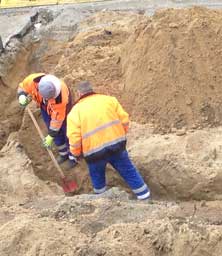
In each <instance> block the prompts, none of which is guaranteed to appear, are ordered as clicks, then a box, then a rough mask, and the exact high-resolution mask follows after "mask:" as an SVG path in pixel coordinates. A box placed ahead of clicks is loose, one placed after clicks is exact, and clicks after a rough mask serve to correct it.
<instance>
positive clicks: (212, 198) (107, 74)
mask: <svg viewBox="0 0 222 256" xmlns="http://www.w3.org/2000/svg"><path fill="white" fill-rule="evenodd" d="M61 13H62V12H61ZM86 16H87V17H85V18H84V17H83V19H82V21H81V22H78V23H77V24H75V26H74V25H73V24H72V31H71V32H70V31H69V35H68V36H67V35H66V37H64V38H61V35H60V36H58V35H57V36H56V35H55V34H56V31H57V30H56V29H57V28H58V24H61V20H62V18H64V16H62V14H61V15H60V16H59V15H58V14H56V15H55V14H54V13H53V12H51V11H49V10H48V9H47V10H45V9H41V10H39V11H38V12H37V13H35V14H34V15H33V16H32V17H31V19H30V21H29V22H28V24H27V25H26V26H25V27H24V28H23V29H22V30H21V31H20V32H19V33H18V34H16V35H13V36H12V37H11V38H10V39H9V41H8V42H7V43H6V45H5V47H4V49H3V51H2V52H1V53H0V56H1V57H0V87H1V102H0V113H1V120H0V137H1V140H0V141H1V142H0V143H1V144H0V147H1V151H0V166H1V172H0V205H1V208H0V255H1V256H9V255H10V256H11V255H16V256H17V255H18V256H24V255H25V256H35V255H39V256H43V255H47V256H57V255H58V256H62V255H63V256H72V255H79V256H84V255H90V256H94V255H95V256H96V255H97V256H99V255H100V256H101V255H110V256H111V255H117V256H118V255H124V256H125V255H144V256H146V255H153V256H155V255H157V256H171V255H172V256H184V255H185V256H186V255H187V256H188V255H192V256H199V255H203V256H208V255H212V256H219V255H222V242H221V241H222V217H221V210H222V209H221V208H222V207H221V200H222V186H221V183H222V172H221V171H222V145H221V141H222V128H221V118H220V117H221V113H222V109H221V88H220V83H221V73H222V72H221V70H220V69H221V59H222V58H221V57H222V56H221V50H220V45H221V43H222V30H221V26H222V25H221V24H222V22H221V21H222V12H221V11H220V10H217V11H216V10H209V9H206V8H200V7H195V8H190V9H165V10H161V11H158V12H156V13H155V15H154V16H152V17H148V16H146V15H144V12H143V11H141V10H140V11H137V12H135V11H134V12H133V11H129V10H128V11H107V10H103V11H102V12H96V13H87V15H86ZM31 72H47V73H53V74H55V75H57V76H58V77H60V78H62V79H64V80H65V81H66V83H67V84H68V85H69V86H70V88H71V89H72V90H73V94H75V86H76V83H77V82H79V81H81V80H86V79H88V80H90V81H91V82H92V83H93V85H94V88H95V90H96V91H97V92H98V93H106V94H111V95H115V96H116V97H117V98H118V99H119V101H120V102H121V103H122V105H123V106H124V107H125V108H126V109H127V111H129V113H130V116H131V120H132V122H131V127H130V131H129V134H128V150H129V153H130V156H131V158H132V160H133V161H134V163H135V165H136V166H137V167H138V169H139V170H140V171H141V174H142V175H143V177H144V179H145V181H146V182H147V183H148V185H149V186H150V189H151V192H152V197H153V200H152V201H149V202H147V201H144V202H138V201H136V200H134V199H132V198H133V197H132V195H131V192H130V190H129V188H128V187H126V185H125V184H124V182H123V181H122V180H121V179H120V177H119V176H118V175H117V174H116V173H115V171H114V170H112V169H111V167H108V172H107V180H108V186H109V190H108V191H107V192H106V193H104V194H103V195H100V196H96V195H93V194H92V188H91V185H90V180H89V177H88V173H87V167H86V164H85V163H84V162H83V161H82V162H81V163H80V164H79V165H78V166H77V167H76V168H75V169H73V170H71V171H68V170H66V165H63V166H62V168H63V170H64V172H65V175H66V176H67V177H68V179H75V180H76V181H77V183H78V189H77V191H76V192H75V195H66V196H65V195H64V194H63V191H62V189H61V186H60V185H61V184H60V179H59V176H58V174H57V173H56V170H55V168H53V165H52V163H51V162H50V159H49V157H48V155H47V152H46V151H45V150H44V149H43V148H42V147H41V141H40V139H39V138H38V134H37V132H36V131H35V127H34V126H33V125H32V123H31V120H30V118H29V117H28V114H27V112H26V111H25V110H24V109H21V108H20V107H19V106H18V103H17V99H16V88H17V86H18V83H19V82H20V81H21V80H22V79H23V78H24V77H25V76H26V75H27V74H29V73H31ZM31 109H32V111H33V113H34V114H35V117H36V118H37V120H38V122H39V124H40V126H41V128H42V129H43V131H44V132H46V130H45V127H44V124H43V123H42V120H41V117H40V113H39V110H38V109H37V108H36V106H35V104H34V103H31ZM55 152H56V151H55Z"/></svg>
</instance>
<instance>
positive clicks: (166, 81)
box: [122, 7, 222, 132]
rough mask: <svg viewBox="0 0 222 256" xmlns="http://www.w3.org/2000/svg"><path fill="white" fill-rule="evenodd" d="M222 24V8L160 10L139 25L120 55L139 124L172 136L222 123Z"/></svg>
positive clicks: (126, 83)
mask: <svg viewBox="0 0 222 256" xmlns="http://www.w3.org/2000/svg"><path fill="white" fill-rule="evenodd" d="M221 22H222V12H221V10H210V9H205V8H200V7H195V8H191V9H167V10H160V11H158V12H157V13H156V14H155V15H154V16H153V17H152V18H146V19H143V20H142V21H141V22H140V24H138V26H137V28H136V30H135V33H132V34H131V36H130V38H129V40H128V42H127V43H126V45H125V46H124V48H123V54H122V66H123V72H124V77H125V85H126V91H125V96H126V98H127V99H128V100H129V99H130V101H131V108H130V110H131V112H132V116H133V118H134V119H135V120H136V121H138V122H142V123H147V122H153V123H154V124H155V126H156V130H157V131H160V130H163V131H168V132H169V131H171V128H172V127H176V128H182V127H206V126H218V125H221V124H222V121H221V120H222V118H221V117H222V99H221V94H222V87H221V82H222V77H221V73H222V62H221V41H222V30H221ZM129 106H130V105H129Z"/></svg>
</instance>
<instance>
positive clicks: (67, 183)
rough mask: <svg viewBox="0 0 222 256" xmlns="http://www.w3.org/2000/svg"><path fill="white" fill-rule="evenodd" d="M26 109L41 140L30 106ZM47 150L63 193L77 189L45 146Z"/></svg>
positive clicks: (41, 135)
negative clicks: (57, 173) (60, 182)
mask: <svg viewBox="0 0 222 256" xmlns="http://www.w3.org/2000/svg"><path fill="white" fill-rule="evenodd" d="M26 108H27V110H28V113H29V116H30V117H31V119H32V121H33V124H34V125H35V128H36V129H37V131H38V133H39V136H40V137H41V139H42V140H43V139H44V135H43V133H42V131H41V129H40V127H39V125H38V123H37V121H36V119H35V117H34V115H33V113H32V111H31V110H30V108H29V107H28V106H27V107H26ZM47 151H48V153H49V156H50V157H51V159H52V161H53V164H54V166H55V167H56V169H57V171H58V172H59V175H60V178H61V181H62V188H63V191H64V192H65V193H70V192H74V191H75V190H76V189H77V184H76V182H75V181H67V180H66V177H65V175H64V173H63V171H62V169H61V168H60V166H59V164H58V163H57V161H56V159H55V156H54V155H53V153H52V151H51V150H49V149H48V148H47Z"/></svg>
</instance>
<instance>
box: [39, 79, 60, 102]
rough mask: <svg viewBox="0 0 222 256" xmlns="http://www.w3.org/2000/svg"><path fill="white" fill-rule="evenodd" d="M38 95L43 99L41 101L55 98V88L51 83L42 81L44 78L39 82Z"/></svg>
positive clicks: (45, 80)
mask: <svg viewBox="0 0 222 256" xmlns="http://www.w3.org/2000/svg"><path fill="white" fill-rule="evenodd" d="M38 89H39V93H40V95H41V96H42V97H43V99H46V100H48V99H52V98H55V97H56V87H55V85H54V84H53V82H52V81H49V80H47V79H44V77H43V78H42V79H41V80H40V82H39V85H38Z"/></svg>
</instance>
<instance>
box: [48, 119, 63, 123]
mask: <svg viewBox="0 0 222 256" xmlns="http://www.w3.org/2000/svg"><path fill="white" fill-rule="evenodd" d="M50 122H53V123H62V122H63V121H59V120H55V119H52V120H51V121H50Z"/></svg>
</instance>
